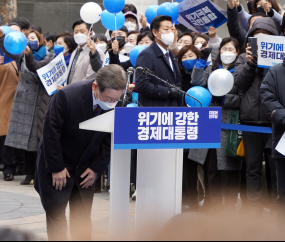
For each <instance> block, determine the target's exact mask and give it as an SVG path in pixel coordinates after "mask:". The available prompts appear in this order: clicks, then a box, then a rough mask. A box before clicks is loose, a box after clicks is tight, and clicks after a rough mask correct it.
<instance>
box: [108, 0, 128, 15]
mask: <svg viewBox="0 0 285 242" xmlns="http://www.w3.org/2000/svg"><path fill="white" fill-rule="evenodd" d="M103 4H104V7H105V8H106V10H107V11H108V12H110V13H113V14H115V13H119V12H121V11H122V10H123V8H124V7H125V0H104V1H103Z"/></svg>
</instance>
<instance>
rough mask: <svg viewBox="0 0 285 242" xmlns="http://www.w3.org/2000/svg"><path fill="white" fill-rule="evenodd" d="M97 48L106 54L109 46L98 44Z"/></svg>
mask: <svg viewBox="0 0 285 242" xmlns="http://www.w3.org/2000/svg"><path fill="white" fill-rule="evenodd" d="M96 48H98V49H101V50H102V51H103V52H104V53H105V52H106V49H107V44H97V45H96Z"/></svg>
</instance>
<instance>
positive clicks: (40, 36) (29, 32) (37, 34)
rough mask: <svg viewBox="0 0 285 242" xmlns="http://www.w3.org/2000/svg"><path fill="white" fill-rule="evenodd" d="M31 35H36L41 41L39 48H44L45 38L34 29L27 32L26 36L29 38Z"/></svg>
mask: <svg viewBox="0 0 285 242" xmlns="http://www.w3.org/2000/svg"><path fill="white" fill-rule="evenodd" d="M31 33H35V34H36V36H37V38H38V40H39V48H40V47H42V46H43V45H44V44H45V43H44V39H43V36H42V35H41V34H40V33H39V32H38V31H36V30H34V29H28V30H27V32H26V36H27V37H28V36H29V34H31Z"/></svg>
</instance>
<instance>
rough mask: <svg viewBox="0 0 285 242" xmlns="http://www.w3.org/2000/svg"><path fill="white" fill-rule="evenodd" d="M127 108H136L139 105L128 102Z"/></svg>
mask: <svg viewBox="0 0 285 242" xmlns="http://www.w3.org/2000/svg"><path fill="white" fill-rule="evenodd" d="M127 107H128V108H138V107H139V105H138V104H137V103H130V104H128V105H127Z"/></svg>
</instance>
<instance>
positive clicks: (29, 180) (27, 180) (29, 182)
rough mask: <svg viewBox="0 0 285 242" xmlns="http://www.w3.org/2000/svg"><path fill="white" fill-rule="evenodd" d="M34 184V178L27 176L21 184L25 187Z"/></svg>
mask: <svg viewBox="0 0 285 242" xmlns="http://www.w3.org/2000/svg"><path fill="white" fill-rule="evenodd" d="M34 183H35V176H31V175H27V176H26V178H25V180H24V181H22V182H21V185H22V186H27V185H34Z"/></svg>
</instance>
